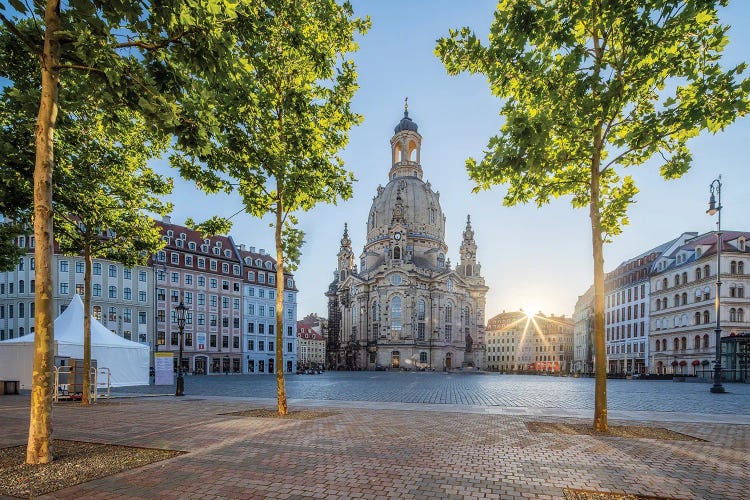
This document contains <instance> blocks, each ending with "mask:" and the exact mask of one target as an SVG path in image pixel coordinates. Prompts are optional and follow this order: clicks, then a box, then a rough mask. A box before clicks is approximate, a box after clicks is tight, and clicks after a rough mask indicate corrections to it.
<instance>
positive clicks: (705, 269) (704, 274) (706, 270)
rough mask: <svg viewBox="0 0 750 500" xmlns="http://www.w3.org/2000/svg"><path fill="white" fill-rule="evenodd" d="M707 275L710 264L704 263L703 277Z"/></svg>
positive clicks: (708, 274) (709, 272)
mask: <svg viewBox="0 0 750 500" xmlns="http://www.w3.org/2000/svg"><path fill="white" fill-rule="evenodd" d="M709 276H711V266H709V265H708V264H706V265H705V266H703V277H705V278H708V277H709Z"/></svg>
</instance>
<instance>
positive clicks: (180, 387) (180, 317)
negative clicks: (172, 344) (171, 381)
mask: <svg viewBox="0 0 750 500" xmlns="http://www.w3.org/2000/svg"><path fill="white" fill-rule="evenodd" d="M175 311H177V328H178V329H179V331H180V355H179V356H178V358H177V389H176V390H175V393H174V395H175V396H184V395H185V394H184V393H185V380H184V379H183V378H182V344H183V334H184V333H185V314H186V313H187V307H185V304H183V303H182V300H180V305H178V306H177V307H175Z"/></svg>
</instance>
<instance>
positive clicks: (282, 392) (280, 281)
mask: <svg viewBox="0 0 750 500" xmlns="http://www.w3.org/2000/svg"><path fill="white" fill-rule="evenodd" d="M279 191H280V190H279ZM283 208H284V205H283V204H282V201H281V197H279V199H278V200H277V201H276V394H277V399H278V412H279V415H286V414H287V413H289V409H288V408H287V405H286V384H285V383H284V248H283V245H282V241H281V226H282V218H281V217H282V214H283Z"/></svg>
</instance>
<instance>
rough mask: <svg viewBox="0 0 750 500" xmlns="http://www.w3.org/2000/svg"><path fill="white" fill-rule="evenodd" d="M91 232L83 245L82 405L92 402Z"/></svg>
mask: <svg viewBox="0 0 750 500" xmlns="http://www.w3.org/2000/svg"><path fill="white" fill-rule="evenodd" d="M90 238H91V234H90V229H89V228H88V227H87V228H86V241H87V243H85V244H84V246H83V260H84V262H85V265H86V269H85V273H84V275H83V396H82V397H81V405H83V406H86V405H89V404H91V401H90V397H89V396H90V394H91V390H90V387H91V244H90V243H88V241H90Z"/></svg>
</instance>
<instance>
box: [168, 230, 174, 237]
mask: <svg viewBox="0 0 750 500" xmlns="http://www.w3.org/2000/svg"><path fill="white" fill-rule="evenodd" d="M167 236H169V237H170V238H171V237H172V236H174V231H172V230H171V229H170V230H169V231H167Z"/></svg>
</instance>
